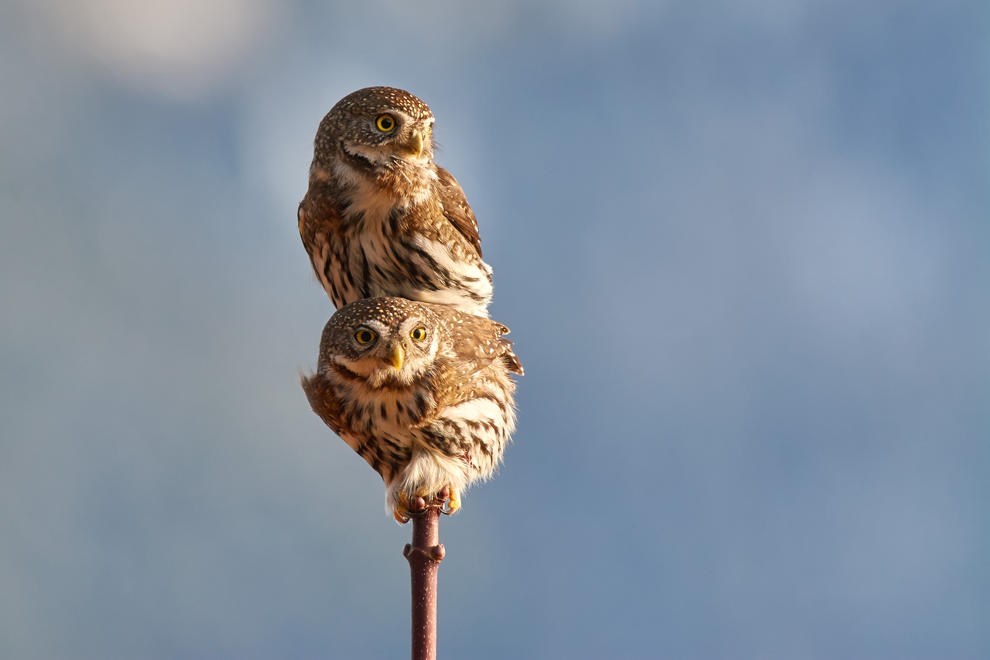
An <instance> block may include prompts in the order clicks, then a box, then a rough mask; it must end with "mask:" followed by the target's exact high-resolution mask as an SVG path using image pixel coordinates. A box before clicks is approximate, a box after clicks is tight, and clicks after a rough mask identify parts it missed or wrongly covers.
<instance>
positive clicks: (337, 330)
mask: <svg viewBox="0 0 990 660" xmlns="http://www.w3.org/2000/svg"><path fill="white" fill-rule="evenodd" d="M506 333H508V328H506V327H505V326H504V325H502V324H500V323H497V322H495V321H492V320H490V319H488V318H483V317H480V316H476V315H472V314H466V313H464V312H459V311H457V310H455V309H453V308H451V307H449V306H446V305H438V304H432V303H420V302H414V301H410V300H406V299H404V298H394V297H381V298H370V299H364V300H359V301H357V302H353V303H350V304H348V305H346V306H344V307H342V308H341V309H340V310H338V311H337V312H336V313H335V314H334V315H333V316H332V317H331V318H330V320H329V321H328V322H327V324H326V327H325V328H324V330H323V338H322V341H321V342H320V354H319V364H318V368H317V371H316V373H315V374H313V375H311V376H308V377H305V376H304V377H303V379H302V386H303V389H304V390H305V391H306V396H307V397H308V398H309V402H310V405H311V406H312V408H313V411H314V412H315V413H316V414H317V415H319V416H320V417H321V418H322V419H323V421H324V422H326V424H327V426H329V427H330V428H331V429H332V430H333V431H335V432H336V433H337V434H338V435H339V436H340V437H341V438H343V440H344V441H345V442H346V443H347V444H348V445H350V447H351V448H352V449H353V450H354V451H356V452H357V453H358V454H359V455H360V456H361V457H362V458H363V459H364V460H366V461H367V462H368V464H369V465H371V467H372V468H374V469H375V471H376V472H378V473H379V474H380V475H381V477H382V479H383V480H384V481H385V498H386V508H387V510H389V511H391V513H392V514H393V515H394V516H395V519H396V520H398V521H399V522H405V521H406V520H408V518H409V502H410V500H411V498H414V497H423V498H425V499H426V500H427V501H430V500H431V499H432V498H433V497H434V496H435V495H436V494H437V493H438V492H440V491H441V489H443V488H444V487H447V488H449V495H450V498H449V501H448V502H447V504H446V507H447V511H446V512H447V513H453V512H455V511H456V510H457V509H459V508H460V506H461V495H462V494H463V493H464V491H465V489H466V488H467V487H468V486H470V485H471V484H472V483H474V482H476V481H478V480H480V479H485V478H487V477H490V476H491V475H492V474H493V473H494V471H495V469H496V468H497V467H498V465H499V463H500V462H501V460H502V453H503V451H504V450H505V445H506V443H507V442H508V441H509V436H510V435H511V434H512V432H513V430H514V429H515V423H516V414H515V404H514V400H513V394H514V392H515V382H514V381H513V379H512V378H511V377H510V374H511V373H514V374H520V375H521V374H522V373H523V368H522V365H521V364H520V363H519V359H518V358H517V357H516V355H515V353H513V351H512V345H511V342H509V340H507V339H505V338H504V337H503V335H505V334H506Z"/></svg>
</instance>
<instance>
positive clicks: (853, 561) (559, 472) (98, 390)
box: [0, 0, 990, 660]
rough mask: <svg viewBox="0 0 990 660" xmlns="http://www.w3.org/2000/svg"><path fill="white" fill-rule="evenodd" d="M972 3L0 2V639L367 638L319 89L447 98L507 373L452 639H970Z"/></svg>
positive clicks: (986, 199) (137, 648) (987, 211)
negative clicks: (507, 433) (321, 357)
mask: <svg viewBox="0 0 990 660" xmlns="http://www.w3.org/2000/svg"><path fill="white" fill-rule="evenodd" d="M988 44H990V13H988V10H987V6H986V4H985V3H982V2H978V1H973V2H958V1H952V0H948V1H943V2H893V1H885V0H881V1H875V2H869V3H865V2H852V1H846V0H836V1H832V2H814V1H801V0H798V1H796V2H781V1H779V0H765V1H761V0H746V1H743V2H719V1H706V2H676V1H674V0H669V1H666V2H649V3H647V2H637V1H636V0H617V1H611V2H607V3H606V2H601V3H598V2H590V1H587V0H577V1H567V0H552V1H550V2H543V3H540V4H535V3H525V2H521V1H519V0H508V1H506V2H500V3H488V4H487V5H484V6H471V5H469V3H462V2H456V1H454V0H444V1H426V0H424V1H423V2H415V3H409V2H400V1H398V0H394V1H391V2H365V3H343V2H331V3H325V2H286V3H283V2H277V1H276V0H218V1H217V2H211V3H201V2H193V1H192V0H181V1H178V2H172V3H164V2H162V3H155V4H151V3H132V2H126V1H125V0H85V1H83V2H77V3H63V2H59V1H58V0H39V1H34V0H30V1H29V0H5V1H3V2H0V90H2V94H0V96H2V98H0V222H2V228H3V234H2V236H3V240H2V241H0V303H2V306H3V313H2V315H0V656H2V657H4V658H18V659H20V658H24V659H34V658H38V659H50V658H73V659H74V658H163V659H164V658H204V659H205V658H210V659H214V658H319V657H327V658H351V657H369V658H388V657H404V656H405V655H406V654H407V648H408V576H407V571H408V569H407V566H406V563H405V561H404V560H403V558H402V556H401V549H402V546H403V544H404V543H405V542H406V541H407V539H408V537H409V534H410V530H409V528H408V527H398V526H397V525H395V524H394V523H392V522H391V521H390V519H389V518H387V517H386V516H385V515H384V513H383V506H382V500H383V489H382V486H381V483H380V481H379V480H378V479H377V477H376V476H375V475H374V474H373V473H372V472H371V471H370V470H369V469H368V468H367V467H366V465H365V464H364V463H363V462H362V461H361V460H360V459H359V458H358V457H357V456H356V455H354V454H353V453H352V452H351V451H350V450H349V449H348V448H347V447H346V446H345V445H344V443H342V442H341V441H339V440H338V439H336V438H335V437H333V436H332V435H331V433H330V432H329V431H327V430H326V429H325V428H324V427H323V426H322V424H321V423H320V421H319V420H318V419H317V418H316V416H315V415H313V414H312V413H311V412H310V411H309V409H308V407H307V405H306V401H305V398H304V396H303V394H302V392H301V390H300V388H299V387H298V383H297V379H298V374H299V372H300V371H302V370H308V369H312V368H313V367H314V366H315V360H316V349H317V345H318V341H319V337H320V331H321V329H322V326H323V323H324V322H325V321H326V319H327V317H328V316H329V315H330V312H331V308H330V306H329V304H328V302H327V300H326V298H325V296H324V295H323V293H322V291H321V290H320V287H319V286H318V284H317V283H316V281H315V279H314V278H313V277H312V275H311V273H310V269H309V264H308V261H307V259H306V257H305V255H304V252H303V250H302V247H301V244H300V242H299V238H298V235H297V232H296V220H295V207H296V204H297V202H298V201H299V199H300V198H301V197H302V195H303V194H304V192H305V188H306V176H307V168H308V165H309V160H310V158H311V155H312V151H311V149H312V147H311V143H312V138H313V135H314V133H315V130H316V126H317V124H318V123H319V120H320V118H321V117H322V116H323V114H324V113H325V112H326V111H327V110H328V109H329V107H330V106H331V105H332V104H333V103H334V102H335V101H336V100H337V99H339V98H340V97H342V96H343V95H345V94H346V93H348V92H350V91H352V90H354V89H357V88H359V87H363V86H366V85H371V84H390V85H395V86H400V87H403V88H406V89H409V90H411V91H413V92H415V93H416V94H418V95H419V96H421V97H422V98H423V99H425V100H426V101H427V102H428V103H429V104H430V105H431V107H432V108H433V110H434V112H435V114H436V116H437V126H436V134H437V138H438V140H439V142H440V144H441V147H442V148H441V150H440V151H439V154H438V160H439V162H441V163H442V164H443V165H445V166H447V167H449V168H450V169H451V170H452V171H453V172H454V173H455V174H456V175H457V177H458V178H459V179H460V181H461V183H462V184H463V186H464V188H465V190H466V191H467V194H468V197H469V199H470V201H471V203H472V205H473V206H474V209H475V211H476V212H477V215H478V217H479V221H480V224H481V231H482V237H483V239H484V244H485V254H486V257H487V260H488V261H489V262H490V263H491V264H492V265H493V266H494V268H495V274H496V300H495V303H494V306H493V315H494V317H495V318H498V319H499V320H501V321H503V322H505V323H506V324H508V325H509V326H511V327H512V329H513V337H514V338H515V340H516V342H517V348H518V352H519V354H520V355H521V357H522V358H523V361H524V363H525V365H526V370H527V375H526V377H525V378H524V379H523V380H522V381H521V383H520V390H519V408H520V424H519V430H518V433H517V434H516V442H515V444H514V445H513V446H512V447H511V448H510V450H509V452H508V454H507V462H506V465H505V467H504V469H503V470H502V472H501V475H500V476H499V477H498V478H497V479H496V480H495V481H493V482H491V483H489V484H486V485H484V486H482V487H479V488H477V489H475V490H473V491H472V492H470V493H469V494H468V496H467V498H466V500H465V507H464V510H463V513H462V514H459V515H458V516H456V517H455V518H453V519H444V521H443V524H442V528H441V535H442V540H443V541H444V542H445V544H446V546H447V550H448V558H447V559H446V560H445V561H444V563H443V566H442V568H441V575H440V580H441V585H440V589H441V594H440V595H441V601H440V624H441V629H440V650H441V654H442V656H444V657H449V658H478V659H481V660H484V659H488V658H506V657H518V658H551V659H552V658H655V657H666V658H685V659H690V658H701V659H707V658H713V659H717V658H727V659H746V658H754V659H755V658H780V659H787V660H793V659H804V658H807V659H815V658H821V659H831V658H864V659H865V658H869V659H885V658H890V659H895V658H896V659H899V660H900V659H909V658H938V659H946V658H948V659H951V658H960V659H964V658H986V657H988V656H990V625H988V624H990V614H988V613H990V562H988V559H987V558H988V557H990V511H988V505H987V503H988V501H990V500H988V498H990V479H988V475H990V443H988V441H990V406H988V404H990V303H988V292H987V287H988V283H990V277H988V276H990V259H988V248H990V45H988Z"/></svg>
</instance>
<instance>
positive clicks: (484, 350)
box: [450, 310, 523, 376]
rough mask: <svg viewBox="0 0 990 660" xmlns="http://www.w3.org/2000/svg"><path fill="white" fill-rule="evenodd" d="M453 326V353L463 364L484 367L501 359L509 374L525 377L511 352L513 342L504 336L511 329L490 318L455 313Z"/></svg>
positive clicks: (520, 365)
mask: <svg viewBox="0 0 990 660" xmlns="http://www.w3.org/2000/svg"><path fill="white" fill-rule="evenodd" d="M450 312H452V313H453V316H454V318H453V322H452V324H451V326H452V330H451V338H452V340H453V346H454V352H455V353H456V354H457V356H458V358H460V359H461V361H463V362H464V363H467V364H470V363H474V364H475V365H477V369H481V368H484V367H486V366H488V365H489V364H491V363H492V362H494V361H495V360H502V361H503V362H504V363H505V366H506V367H507V368H508V369H509V371H511V372H513V373H516V374H519V375H520V376H521V375H522V374H523V366H522V363H521V362H519V358H518V357H516V354H515V353H514V352H513V351H512V342H511V341H509V340H508V339H506V338H505V337H504V335H507V334H509V329H508V328H507V327H506V326H504V325H502V324H501V323H499V322H498V321H492V320H491V319H486V318H482V317H480V316H473V315H471V314H464V313H462V312H457V311H455V310H450Z"/></svg>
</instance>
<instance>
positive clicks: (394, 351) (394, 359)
mask: <svg viewBox="0 0 990 660" xmlns="http://www.w3.org/2000/svg"><path fill="white" fill-rule="evenodd" d="M405 362H406V351H405V349H403V348H402V344H401V343H400V342H395V343H394V344H392V345H391V346H390V347H389V351H388V363H389V364H390V365H392V366H393V367H395V369H396V371H398V370H399V369H402V365H403V364H405Z"/></svg>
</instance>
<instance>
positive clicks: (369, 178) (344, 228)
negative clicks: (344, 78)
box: [298, 87, 492, 317]
mask: <svg viewBox="0 0 990 660" xmlns="http://www.w3.org/2000/svg"><path fill="white" fill-rule="evenodd" d="M433 122H434V118H433V113H432V112H431V111H430V108H429V107H428V106H427V105H426V104H425V103H423V101H421V100H420V99H418V98H416V97H415V96H413V95H412V94H410V93H409V92H405V91H403V90H401V89H395V88H392V87H368V88H365V89H360V90H358V91H356V92H353V93H351V94H349V95H347V96H345V97H344V98H343V99H341V100H340V101H339V102H338V103H337V104H336V105H334V106H333V108H331V109H330V112H329V113H327V115H326V116H325V117H324V118H323V121H322V122H320V127H319V130H318V131H317V133H316V140H315V144H314V154H313V162H312V165H311V166H310V169H309V189H308V191H307V192H306V196H305V197H304V198H303V200H302V202H300V204H299V211H298V222H299V234H300V236H301V237H302V242H303V245H304V246H305V248H306V251H307V252H308V253H309V258H310V261H311V262H312V264H313V270H314V271H315V272H316V276H317V278H319V280H320V282H321V283H322V284H323V288H324V289H325V290H326V292H327V295H328V296H329V297H330V300H331V302H332V303H333V304H334V306H335V307H337V308H338V309H339V308H341V307H343V306H344V305H346V304H348V303H352V302H354V301H355V300H360V299H362V298H372V297H375V296H399V297H402V298H409V299H410V300H419V301H422V302H430V303H441V304H445V305H450V306H451V307H454V308H456V309H459V310H461V311H463V312H467V313H469V314H475V315H478V316H485V317H487V316H488V311H487V310H488V303H489V302H490V301H491V298H492V270H491V268H490V267H489V266H488V264H486V263H485V262H484V261H483V260H482V257H481V239H480V237H479V236H478V223H477V220H476V219H475V217H474V212H473V211H472V210H471V207H470V206H469V205H468V202H467V199H466V198H465V196H464V191H463V190H461V186H460V184H458V183H457V180H456V179H455V178H454V176H453V175H452V174H451V173H450V172H448V171H447V170H445V169H444V168H442V167H440V166H439V165H437V164H436V163H435V162H433Z"/></svg>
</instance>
